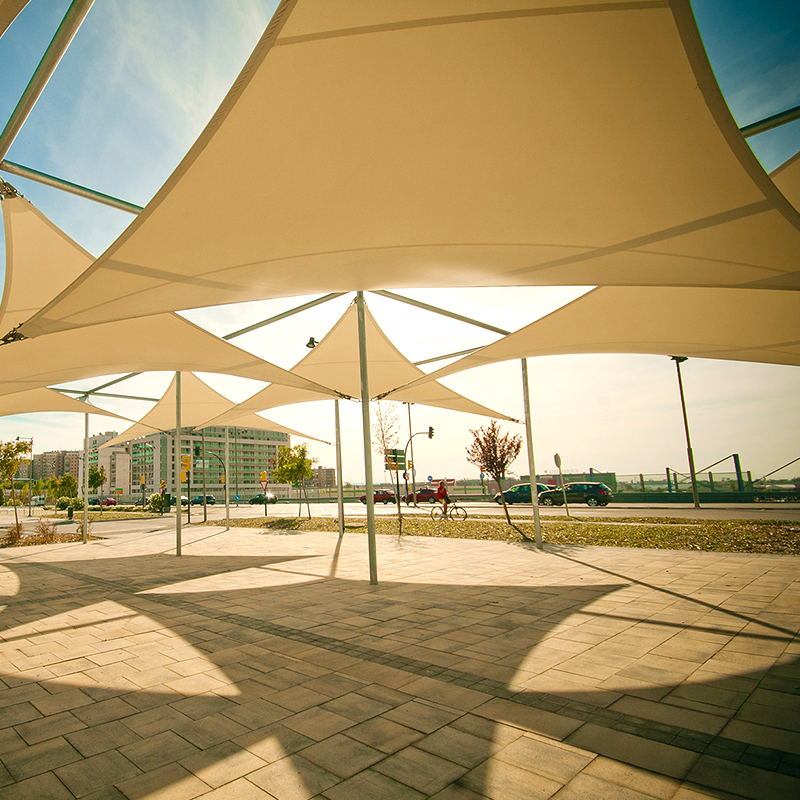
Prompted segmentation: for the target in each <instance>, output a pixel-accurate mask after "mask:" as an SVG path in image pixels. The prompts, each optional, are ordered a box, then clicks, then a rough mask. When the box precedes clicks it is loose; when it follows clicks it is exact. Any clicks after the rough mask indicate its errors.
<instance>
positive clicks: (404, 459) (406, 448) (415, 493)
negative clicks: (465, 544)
mask: <svg viewBox="0 0 800 800" xmlns="http://www.w3.org/2000/svg"><path fill="white" fill-rule="evenodd" d="M408 407H409V409H410V408H411V404H410V403H409V404H408ZM409 421H410V417H409ZM422 434H426V435H427V437H428V438H429V439H433V428H428V430H426V431H417V432H416V433H412V434H411V436H409V437H408V441H407V442H406V446H405V447H404V448H403V461H405V463H406V464H408V458H407V457H406V456H407V455H408V446H409V445H410V444H411V440H412V439H413V438H414V437H415V436H421V435H422ZM411 453H412V459H413V453H414V448H413V446H412V447H411ZM406 469H408V467H407V466H406ZM412 469H413V468H412ZM411 474H412V480H411V485H412V487H413V492H414V505H415V506H417V484H416V481H414V479H413V474H414V473H413V472H412V473H411ZM406 498H408V481H406ZM406 505H408V502H406ZM418 507H419V506H417V508H418Z"/></svg>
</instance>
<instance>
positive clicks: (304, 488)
mask: <svg viewBox="0 0 800 800" xmlns="http://www.w3.org/2000/svg"><path fill="white" fill-rule="evenodd" d="M300 486H301V487H302V489H303V494H304V495H305V496H306V508H307V509H308V518H309V519H311V503H310V502H309V501H308V492H307V491H306V482H305V479H303V480H302V481H301V483H300ZM300 508H301V510H302V508H303V507H302V505H301V506H300ZM298 516H299V515H298Z"/></svg>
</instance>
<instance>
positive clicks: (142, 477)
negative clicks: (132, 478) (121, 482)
mask: <svg viewBox="0 0 800 800" xmlns="http://www.w3.org/2000/svg"><path fill="white" fill-rule="evenodd" d="M139 480H141V482H142V486H144V484H145V479H144V475H142V476H140V478H139Z"/></svg>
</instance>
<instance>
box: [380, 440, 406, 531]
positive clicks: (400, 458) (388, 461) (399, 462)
mask: <svg viewBox="0 0 800 800" xmlns="http://www.w3.org/2000/svg"><path fill="white" fill-rule="evenodd" d="M383 458H384V464H383V466H384V469H388V470H389V474H390V475H391V474H392V470H394V473H395V484H396V486H397V496H396V498H395V499H396V500H397V515H398V521H399V524H400V532H401V533H402V532H403V512H402V510H401V507H400V470H405V468H406V451H405V450H397V449H390V448H388V447H387V448H386V449H385V450H384V451H383Z"/></svg>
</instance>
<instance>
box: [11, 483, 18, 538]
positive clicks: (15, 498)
mask: <svg viewBox="0 0 800 800" xmlns="http://www.w3.org/2000/svg"><path fill="white" fill-rule="evenodd" d="M11 501H12V502H13V503H14V522H15V523H16V528H17V530H19V516H17V493H16V491H15V489H14V480H13V479H12V480H11Z"/></svg>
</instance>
